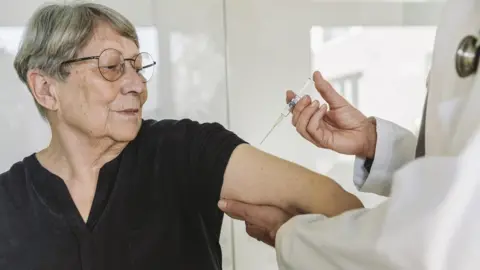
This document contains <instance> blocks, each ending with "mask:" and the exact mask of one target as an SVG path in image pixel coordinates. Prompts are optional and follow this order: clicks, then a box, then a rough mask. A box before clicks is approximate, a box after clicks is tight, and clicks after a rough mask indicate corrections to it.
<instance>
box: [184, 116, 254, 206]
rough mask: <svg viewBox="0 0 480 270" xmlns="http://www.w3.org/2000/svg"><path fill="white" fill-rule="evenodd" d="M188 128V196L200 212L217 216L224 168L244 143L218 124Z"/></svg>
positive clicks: (194, 125) (194, 123)
mask: <svg viewBox="0 0 480 270" xmlns="http://www.w3.org/2000/svg"><path fill="white" fill-rule="evenodd" d="M190 126H191V128H189V132H188V133H189V136H191V139H190V140H189V141H190V151H189V160H190V165H191V166H190V167H191V168H192V173H193V175H192V177H191V181H194V182H193V183H190V187H191V188H192V189H193V190H192V191H193V193H191V195H192V196H193V198H194V200H195V201H196V202H197V203H199V207H200V209H201V211H202V212H203V213H205V214H210V213H216V214H218V213H219V212H218V207H217V203H218V200H219V199H220V191H221V188H222V185H223V177H224V174H225V169H226V167H227V164H228V161H229V160H230V156H231V155H232V153H233V151H234V150H235V148H236V147H237V146H238V145H240V144H243V143H245V141H244V140H242V139H240V138H239V137H238V136H237V135H236V134H235V133H233V132H231V131H229V130H227V129H226V128H224V127H223V126H222V125H220V124H218V123H204V124H199V123H198V122H193V121H192V122H191V123H190Z"/></svg>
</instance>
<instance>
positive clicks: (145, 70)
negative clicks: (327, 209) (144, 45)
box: [62, 49, 157, 82]
mask: <svg viewBox="0 0 480 270" xmlns="http://www.w3.org/2000/svg"><path fill="white" fill-rule="evenodd" d="M92 59H97V60H98V70H99V71H100V74H102V76H103V78H105V80H107V81H110V82H114V81H116V80H118V79H119V78H120V77H122V75H123V74H124V73H125V61H129V62H130V64H131V65H132V67H133V68H134V69H135V71H136V72H137V73H138V75H140V77H141V78H142V79H143V82H147V81H148V80H150V79H151V78H152V75H153V70H154V66H155V65H156V64H157V63H156V62H155V61H153V57H152V56H151V55H150V54H149V53H146V52H142V53H139V54H137V55H136V56H135V57H133V58H124V57H123V54H122V53H121V52H119V51H118V50H116V49H105V50H104V51H102V52H101V53H100V55H99V56H89V57H82V58H77V59H72V60H68V61H65V62H63V63H62V64H71V63H75V62H80V61H86V60H92Z"/></svg>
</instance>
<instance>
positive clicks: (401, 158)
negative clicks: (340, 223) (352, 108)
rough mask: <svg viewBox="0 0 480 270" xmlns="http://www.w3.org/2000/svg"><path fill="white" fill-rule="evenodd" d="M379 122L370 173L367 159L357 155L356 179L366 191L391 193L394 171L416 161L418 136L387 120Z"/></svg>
mask: <svg viewBox="0 0 480 270" xmlns="http://www.w3.org/2000/svg"><path fill="white" fill-rule="evenodd" d="M375 119H376V122H377V127H376V130H377V142H376V148H375V158H374V160H373V163H372V167H371V168H370V172H367V170H366V169H365V166H364V165H365V159H364V158H361V157H357V158H356V159H355V165H354V174H353V175H354V179H353V182H354V183H355V186H356V187H357V189H358V190H360V191H362V192H370V193H375V194H378V195H382V196H389V195H390V190H391V184H392V183H391V182H392V176H393V173H394V172H395V171H396V170H398V169H399V168H400V167H401V166H403V165H404V164H406V163H407V162H408V161H411V160H413V154H414V147H415V145H416V143H415V141H416V138H415V136H414V135H413V134H412V133H411V132H410V131H408V130H406V129H404V128H402V127H400V126H398V125H396V124H394V123H391V122H389V121H386V120H383V119H381V118H375Z"/></svg>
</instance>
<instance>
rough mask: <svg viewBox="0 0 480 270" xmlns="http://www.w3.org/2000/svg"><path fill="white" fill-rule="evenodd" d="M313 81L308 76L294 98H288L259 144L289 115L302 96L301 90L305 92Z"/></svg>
mask: <svg viewBox="0 0 480 270" xmlns="http://www.w3.org/2000/svg"><path fill="white" fill-rule="evenodd" d="M312 82H313V80H312V79H311V78H308V80H307V81H306V82H305V84H304V85H303V87H302V88H301V89H300V91H298V93H297V94H296V95H295V97H294V98H292V100H290V102H288V104H287V105H286V106H285V108H284V109H283V111H282V112H281V113H280V116H279V117H278V118H277V120H276V121H275V123H274V124H273V126H272V128H271V129H270V130H269V131H268V132H267V135H265V137H264V138H263V140H262V141H261V142H260V145H261V144H262V143H263V142H264V141H265V140H266V139H267V138H268V136H270V134H271V133H272V132H273V130H274V129H275V128H276V127H277V126H278V125H279V124H280V123H281V122H282V120H283V118H285V117H287V116H288V115H290V113H291V112H292V110H293V108H294V107H295V105H297V103H298V102H299V101H300V99H301V98H302V96H303V92H305V90H307V89H308V87H309V86H310V84H311V83H312Z"/></svg>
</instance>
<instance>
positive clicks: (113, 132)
mask: <svg viewBox="0 0 480 270" xmlns="http://www.w3.org/2000/svg"><path fill="white" fill-rule="evenodd" d="M110 48H111V49H116V50H117V51H119V52H121V53H122V54H123V57H124V58H125V59H127V58H133V57H135V56H136V55H137V54H138V53H139V51H138V47H137V46H136V45H135V43H134V42H133V41H132V40H130V39H127V38H125V37H122V36H120V35H119V34H117V33H116V32H115V31H114V30H113V29H112V28H110V27H109V25H107V24H99V25H98V26H97V28H96V31H95V33H94V36H93V38H92V40H91V41H90V42H89V43H88V44H87V46H86V47H85V48H84V49H83V50H82V51H81V52H80V53H79V55H78V56H77V58H82V57H90V56H98V55H100V54H101V53H102V52H103V51H104V50H105V49H110ZM70 65H71V67H70V75H69V76H68V77H67V79H66V81H65V82H62V83H59V84H57V86H56V88H57V90H56V93H57V98H58V103H59V104H58V110H57V117H58V121H61V122H63V123H64V124H67V125H69V126H71V127H74V128H76V129H77V130H80V131H81V132H82V133H85V134H88V135H89V136H91V137H94V138H111V139H113V140H114V141H121V142H127V141H131V140H133V139H134V138H135V137H136V135H137V133H138V131H139V129H140V125H141V121H142V106H143V104H144V103H145V101H146V100H147V89H146V84H145V82H144V80H143V79H142V77H141V76H140V75H139V74H138V73H137V72H136V70H135V68H134V67H133V66H132V65H131V63H130V62H129V61H125V71H124V74H123V75H122V76H121V77H120V78H119V79H118V80H116V81H113V82H111V81H108V80H106V79H105V78H104V76H103V75H102V73H101V72H100V70H99V68H98V60H96V59H92V60H86V61H80V62H76V63H72V64H70Z"/></svg>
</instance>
